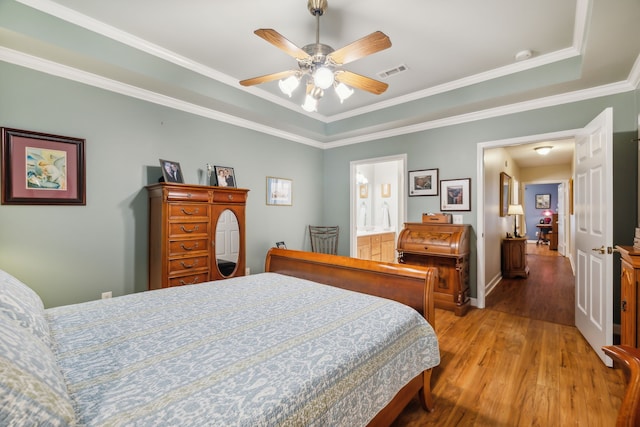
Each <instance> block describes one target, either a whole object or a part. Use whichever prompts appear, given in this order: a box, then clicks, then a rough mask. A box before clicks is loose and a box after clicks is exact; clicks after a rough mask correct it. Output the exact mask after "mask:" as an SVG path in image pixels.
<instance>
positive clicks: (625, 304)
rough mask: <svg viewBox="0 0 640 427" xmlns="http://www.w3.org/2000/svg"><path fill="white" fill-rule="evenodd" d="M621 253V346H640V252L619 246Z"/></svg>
mask: <svg viewBox="0 0 640 427" xmlns="http://www.w3.org/2000/svg"><path fill="white" fill-rule="evenodd" d="M616 249H618V250H619V251H620V256H621V259H620V262H621V264H622V268H621V270H620V274H621V278H620V344H621V345H628V346H631V347H636V348H638V346H639V345H640V337H639V336H638V332H639V331H640V328H638V322H639V320H640V319H639V318H638V305H639V304H638V303H639V301H638V297H639V296H640V295H639V294H638V282H639V281H640V251H637V250H636V249H634V248H633V246H617V247H616Z"/></svg>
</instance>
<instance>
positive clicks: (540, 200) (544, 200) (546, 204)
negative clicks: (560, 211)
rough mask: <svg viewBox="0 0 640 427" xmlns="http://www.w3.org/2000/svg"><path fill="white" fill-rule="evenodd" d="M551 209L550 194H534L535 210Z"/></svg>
mask: <svg viewBox="0 0 640 427" xmlns="http://www.w3.org/2000/svg"><path fill="white" fill-rule="evenodd" d="M550 207H551V194H536V209H549V208H550Z"/></svg>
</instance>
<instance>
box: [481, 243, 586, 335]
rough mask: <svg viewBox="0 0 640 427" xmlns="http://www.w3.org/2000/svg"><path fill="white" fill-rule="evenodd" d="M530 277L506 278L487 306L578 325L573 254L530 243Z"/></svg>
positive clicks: (536, 318)
mask: <svg viewBox="0 0 640 427" xmlns="http://www.w3.org/2000/svg"><path fill="white" fill-rule="evenodd" d="M527 263H528V265H529V277H528V278H527V279H523V278H515V279H502V280H501V281H500V283H499V284H498V285H497V286H496V288H495V289H494V290H493V291H492V292H491V293H490V294H489V295H488V296H487V301H486V308H487V309H489V310H496V311H501V312H504V313H510V314H515V315H519V316H524V317H527V318H529V319H534V320H544V321H547V322H552V323H559V324H561V325H567V326H574V324H575V319H574V315H575V314H574V295H575V277H574V275H573V272H572V270H571V264H570V262H569V258H566V257H563V256H561V255H560V254H559V253H558V251H552V250H549V246H547V245H536V244H535V243H528V244H527Z"/></svg>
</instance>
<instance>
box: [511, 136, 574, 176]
mask: <svg viewBox="0 0 640 427" xmlns="http://www.w3.org/2000/svg"><path fill="white" fill-rule="evenodd" d="M536 147H552V149H551V151H550V152H549V154H547V155H545V156H542V155H540V154H538V153H537V152H536V151H535V148H536ZM574 149H575V141H574V140H573V139H562V140H555V141H540V142H536V143H534V144H524V145H513V146H510V147H505V150H506V151H507V153H509V156H511V159H512V160H513V161H514V163H516V164H517V165H518V167H520V168H536V167H544V166H558V167H560V166H562V167H566V168H567V169H568V170H570V169H571V163H572V160H573V153H574Z"/></svg>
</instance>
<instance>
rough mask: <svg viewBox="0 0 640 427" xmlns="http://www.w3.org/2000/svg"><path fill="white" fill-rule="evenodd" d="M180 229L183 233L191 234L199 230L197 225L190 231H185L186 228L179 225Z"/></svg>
mask: <svg viewBox="0 0 640 427" xmlns="http://www.w3.org/2000/svg"><path fill="white" fill-rule="evenodd" d="M180 228H181V229H182V231H184V232H185V233H193V232H194V231H198V229H199V228H200V226H199V225H196V226H195V227H193V228H192V229H191V230H187V229H186V228H184V225H181V226H180Z"/></svg>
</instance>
